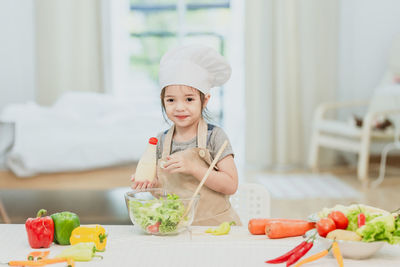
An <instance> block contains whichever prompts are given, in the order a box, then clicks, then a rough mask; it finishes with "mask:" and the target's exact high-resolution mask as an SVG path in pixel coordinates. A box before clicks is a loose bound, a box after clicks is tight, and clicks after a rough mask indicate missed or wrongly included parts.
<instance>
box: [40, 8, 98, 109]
mask: <svg viewBox="0 0 400 267" xmlns="http://www.w3.org/2000/svg"><path fill="white" fill-rule="evenodd" d="M100 4H101V2H100V1H98V0H84V1H82V0H36V1H35V29H36V70H37V71H36V100H37V102H38V103H40V104H45V105H47V104H52V103H53V102H54V101H55V100H56V99H57V98H58V97H59V96H60V94H62V93H63V92H65V91H68V90H72V91H94V92H102V91H103V74H102V60H101V54H102V52H101V34H100V33H101V19H100V14H101V13H100Z"/></svg>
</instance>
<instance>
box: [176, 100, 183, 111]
mask: <svg viewBox="0 0 400 267" xmlns="http://www.w3.org/2000/svg"><path fill="white" fill-rule="evenodd" d="M175 109H176V110H183V109H185V104H184V103H182V101H178V102H177V103H176V106H175Z"/></svg>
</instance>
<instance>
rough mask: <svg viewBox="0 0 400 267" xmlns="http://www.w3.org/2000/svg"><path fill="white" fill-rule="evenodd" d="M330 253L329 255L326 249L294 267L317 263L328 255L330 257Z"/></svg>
mask: <svg viewBox="0 0 400 267" xmlns="http://www.w3.org/2000/svg"><path fill="white" fill-rule="evenodd" d="M328 253H329V251H328V250H327V249H324V250H323V251H321V252H318V253H317V254H314V255H311V256H310V257H308V258H305V259H304V260H301V261H299V262H298V263H297V264H296V265H295V266H294V267H299V266H301V265H303V264H306V263H309V262H312V261H316V260H318V259H320V258H322V257H325V256H326V255H328Z"/></svg>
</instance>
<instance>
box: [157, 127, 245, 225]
mask: <svg viewBox="0 0 400 267" xmlns="http://www.w3.org/2000/svg"><path fill="white" fill-rule="evenodd" d="M174 129H175V127H174V126H172V127H171V128H170V129H169V130H168V132H167V134H166V136H165V139H164V146H163V153H162V158H161V160H159V161H158V164H157V165H158V166H157V176H158V179H159V182H160V183H161V185H162V187H163V188H165V189H166V190H168V191H170V192H173V193H175V194H177V195H178V196H180V197H181V198H189V197H191V196H192V195H193V193H194V191H195V190H196V188H197V186H198V185H199V183H200V181H199V180H197V179H196V178H195V177H193V176H192V175H188V174H183V173H173V174H170V173H167V172H165V171H164V170H163V169H162V168H161V167H160V164H161V162H162V161H164V160H166V158H167V156H169V155H170V152H171V144H172V138H173V135H174ZM206 143H207V123H206V122H205V121H204V120H200V122H199V125H198V131H197V147H196V148H190V149H186V150H182V151H178V152H176V153H182V154H183V156H184V157H186V158H190V160H191V161H194V162H196V163H197V164H199V165H203V166H204V167H206V168H208V167H209V166H210V164H211V161H212V159H211V155H210V152H209V151H208V149H207V148H206ZM230 221H235V222H236V225H241V222H240V219H239V216H238V215H237V214H236V212H235V211H234V210H233V208H232V207H231V203H230V202H229V196H227V195H224V194H221V193H219V192H216V191H214V190H212V189H210V188H208V187H207V186H205V185H203V187H202V188H201V190H200V200H199V203H198V206H197V210H196V215H195V218H194V221H193V224H192V225H210V226H213V225H219V224H220V223H222V222H230Z"/></svg>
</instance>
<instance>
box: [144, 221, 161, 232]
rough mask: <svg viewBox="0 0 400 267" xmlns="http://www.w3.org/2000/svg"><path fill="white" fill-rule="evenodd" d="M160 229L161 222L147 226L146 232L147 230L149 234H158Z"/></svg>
mask: <svg viewBox="0 0 400 267" xmlns="http://www.w3.org/2000/svg"><path fill="white" fill-rule="evenodd" d="M159 228H160V222H156V223H155V224H153V225H149V226H147V228H146V230H147V232H149V233H153V234H156V233H158V231H159Z"/></svg>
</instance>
